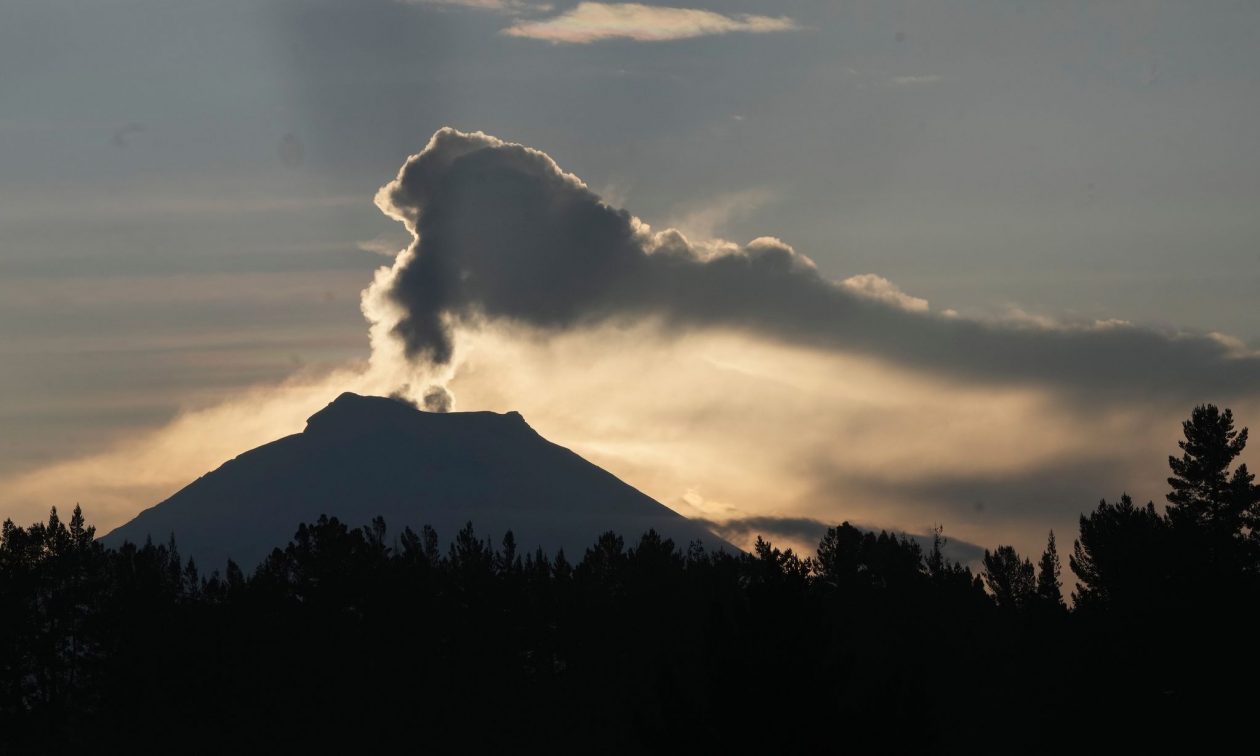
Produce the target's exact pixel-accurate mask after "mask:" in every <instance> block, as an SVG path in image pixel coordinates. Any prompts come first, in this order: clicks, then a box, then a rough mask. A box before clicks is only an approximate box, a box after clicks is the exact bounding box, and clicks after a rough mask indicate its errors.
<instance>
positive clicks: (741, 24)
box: [503, 2, 800, 45]
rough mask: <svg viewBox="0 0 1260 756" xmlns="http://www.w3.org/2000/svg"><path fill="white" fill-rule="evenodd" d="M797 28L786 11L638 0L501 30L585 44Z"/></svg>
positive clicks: (585, 7)
mask: <svg viewBox="0 0 1260 756" xmlns="http://www.w3.org/2000/svg"><path fill="white" fill-rule="evenodd" d="M798 28H800V27H799V26H797V24H796V22H795V21H793V20H792V19H790V18H788V17H787V16H778V17H774V16H758V15H752V14H735V15H729V16H728V15H724V14H721V13H717V12H714V11H709V10H701V9H698V8H671V7H665V6H657V5H643V4H642V3H592V2H584V3H578V5H577V6H575V7H573V8H570V9H569V10H566V11H564V12H563V13H560V14H558V15H555V16H552V17H550V18H544V19H539V20H520V21H517V22H516V23H514V24H512V25H511V26H509V27H508V28H507V29H504V30H503V34H506V35H507V36H509V37H524V38H528V39H539V40H543V41H546V42H551V43H552V44H575V45H584V44H590V43H592V42H599V41H601V40H606V39H629V40H634V41H636V42H665V41H669V40H675V39H691V38H693V37H704V36H711V35H719V34H734V33H745V34H762V33H769V32H785V31H794V30H796V29H798Z"/></svg>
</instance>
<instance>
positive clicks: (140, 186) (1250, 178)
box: [0, 0, 1260, 552]
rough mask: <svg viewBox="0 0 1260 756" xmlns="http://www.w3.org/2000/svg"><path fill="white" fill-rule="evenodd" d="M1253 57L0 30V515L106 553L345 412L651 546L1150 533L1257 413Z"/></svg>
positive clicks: (888, 6) (26, 9)
mask: <svg viewBox="0 0 1260 756" xmlns="http://www.w3.org/2000/svg"><path fill="white" fill-rule="evenodd" d="M1258 32H1260V7H1257V6H1256V5H1255V4H1254V3H1251V2H1207V3H1195V4H1190V3H1183V2H1167V1H1163V2H1161V1H1159V0H1154V1H1151V2H1141V3H1138V2H1114V3H1077V2H1063V3H1041V2H1019V1H1018V0H1005V1H1003V2H963V1H956V2H954V1H949V0H946V1H945V2H934V3H926V2H896V1H895V0H879V1H878V2H876V1H871V2H843V1H839V2H777V3H767V2H764V1H763V2H708V3H703V2H689V3H686V4H679V5H675V6H671V7H666V6H655V5H640V4H616V3H595V2H583V3H570V2H555V3H538V2H527V1H525V0H409V1H407V2H399V1H397V0H355V1H354V2H350V1H349V0H250V1H244V0H220V1H219V2H215V3H194V2H187V1H186V0H154V1H151V2H145V1H139V0H97V1H96V2H93V3H81V2H68V1H63V0H2V1H0V516H3V517H12V518H14V519H15V520H17V521H19V522H22V521H33V520H35V519H37V518H39V517H40V516H41V515H42V514H43V513H44V512H46V511H47V507H48V506H50V505H53V504H56V505H58V506H62V507H68V506H71V505H73V503H75V502H80V503H82V504H83V505H84V507H85V509H86V511H87V513H88V516H89V519H91V520H93V521H95V522H96V523H97V524H98V525H99V526H100V527H101V529H102V531H104V530H108V529H109V528H111V527H113V526H115V525H118V524H121V523H122V522H124V521H126V520H127V519H129V518H130V517H131V516H132V515H134V514H135V513H136V512H138V511H139V510H141V509H143V508H145V507H148V506H151V505H153V504H154V503H156V502H158V501H160V500H161V499H163V498H165V497H166V496H168V495H169V494H170V493H173V492H174V491H175V490H177V489H178V488H180V487H181V486H182V485H184V484H186V483H187V482H189V481H191V480H192V479H194V478H195V477H196V476H198V475H200V474H202V473H204V472H206V471H208V470H210V469H212V468H214V467H215V466H217V465H218V464H220V463H222V462H223V461H225V460H227V459H229V458H231V457H232V456H234V455H235V454H237V453H239V452H241V451H244V450H246V449H248V448H251V447H253V446H256V445H258V444H261V443H263V442H266V441H268V440H271V439H273V438H276V437H279V436H281V435H284V434H287V433H293V432H297V431H300V430H301V428H302V425H303V422H304V420H305V418H306V417H307V416H309V415H310V414H313V413H314V412H315V411H316V410H318V409H319V408H320V407H322V406H323V405H324V404H326V403H327V402H328V401H331V400H332V398H334V397H335V396H336V395H337V394H338V393H340V392H341V391H343V390H356V391H360V392H363V393H384V394H388V393H391V392H396V391H402V392H404V393H409V394H410V395H413V396H414V397H415V398H417V399H422V396H423V394H424V393H426V392H427V391H428V390H429V389H430V387H431V386H440V387H443V389H444V390H445V391H446V392H448V393H449V395H450V396H451V397H452V399H453V402H454V407H455V409H493V410H498V411H506V410H519V411H521V412H522V413H523V414H524V416H525V417H526V419H527V421H529V422H530V423H531V425H533V426H534V427H535V428H536V429H537V430H539V431H540V432H541V433H543V435H544V436H546V437H548V438H549V439H551V440H553V441H556V442H557V443H560V444H562V445H565V446H569V447H571V448H573V449H574V450H576V451H578V452H579V453H581V454H583V455H584V456H587V457H588V458H590V459H591V460H592V461H595V462H597V463H599V464H601V465H603V466H605V467H607V468H608V469H609V470H611V471H613V472H614V473H616V474H618V475H619V476H621V477H622V478H624V479H625V480H627V481H628V482H630V483H631V484H633V485H635V486H637V487H639V488H641V489H642V490H644V491H645V492H647V493H649V494H650V495H652V496H654V497H656V498H657V499H659V500H660V501H662V502H663V503H665V504H667V505H669V506H671V507H673V508H675V509H677V510H678V511H680V512H682V513H684V514H687V515H690V516H698V517H704V518H705V519H708V520H711V521H715V522H731V523H740V522H746V521H751V520H752V519H753V518H759V519H757V520H756V521H757V522H758V523H762V524H767V523H768V524H773V522H774V521H776V518H778V520H779V521H782V522H783V523H785V525H784V528H783V533H782V535H783V537H784V538H789V539H790V538H791V537H792V534H793V533H795V532H796V531H794V530H792V529H791V528H790V527H788V525H789V524H791V523H799V522H800V521H801V520H802V519H813V520H819V521H823V522H838V521H840V520H845V519H847V520H852V521H854V522H857V523H860V524H863V525H868V526H872V527H892V528H899V529H905V530H908V531H911V532H920V533H921V532H925V531H926V530H927V529H928V528H930V527H931V526H932V525H934V524H938V523H939V524H942V525H944V527H945V531H946V534H947V535H954V536H955V537H956V538H958V539H961V540H966V541H970V542H974V543H981V544H984V545H991V544H996V543H998V542H1004V543H1006V542H1010V543H1015V544H1016V545H1017V546H1018V547H1019V548H1021V549H1022V550H1024V551H1027V552H1032V551H1035V550H1036V549H1038V548H1040V544H1041V543H1042V542H1044V537H1045V531H1046V530H1048V529H1050V528H1054V529H1056V530H1057V531H1058V532H1059V533H1060V541H1061V542H1065V541H1068V540H1069V538H1068V537H1067V536H1069V535H1070V534H1074V532H1075V524H1076V518H1077V516H1078V515H1079V514H1080V513H1081V512H1082V511H1086V510H1088V509H1090V508H1091V507H1092V506H1093V505H1094V504H1096V503H1097V501H1098V500H1099V499H1101V498H1104V497H1105V498H1107V499H1115V498H1118V497H1119V495H1120V494H1121V493H1122V492H1125V491H1128V492H1130V493H1132V494H1133V495H1134V496H1135V498H1138V499H1139V500H1141V501H1145V500H1147V499H1154V500H1156V502H1157V503H1159V502H1160V501H1161V500H1162V495H1163V492H1164V484H1163V478H1164V477H1166V475H1167V473H1166V461H1165V460H1166V457H1167V455H1168V454H1170V453H1173V452H1174V451H1176V447H1175V441H1176V439H1177V437H1178V433H1179V429H1180V428H1179V422H1180V420H1181V419H1184V418H1185V417H1187V416H1188V414H1189V411H1190V409H1191V407H1193V406H1194V405H1195V404H1196V403H1199V402H1209V401H1210V402H1215V403H1218V404H1222V405H1228V406H1231V407H1233V408H1234V410H1235V413H1236V414H1237V416H1238V417H1239V419H1240V420H1241V422H1242V423H1243V424H1246V423H1248V422H1252V423H1254V422H1256V419H1257V418H1260V380H1258V379H1257V376H1260V372H1258V371H1257V367H1256V364H1257V363H1256V360H1257V358H1256V356H1255V350H1257V349H1260V307H1257V306H1256V294H1255V292H1257V291H1260V249H1258V247H1257V242H1258V240H1260V215H1258V214H1257V213H1256V212H1255V208H1256V207H1258V206H1260V65H1258V64H1260V48H1257V46H1256V45H1255V43H1254V40H1255V38H1256V36H1257V33H1258ZM447 127H449V128H451V129H454V131H446V132H441V133H444V134H447V135H449V138H448V139H447V140H446V142H443V141H442V140H441V139H436V140H435V139H434V137H435V134H438V133H439V130H440V129H444V128H447ZM475 132H484V134H487V135H492V136H487V137H480V136H475V135H474V133H475ZM431 140H433V141H432V142H431ZM513 145H524V147H514V146H513ZM474 148H475V149H480V150H481V152H480V153H478V154H479V155H481V157H477V158H476V160H463V161H457V163H458V165H456V163H451V164H450V165H447V164H446V163H445V162H444V161H445V160H446V158H445V157H444V155H447V154H448V153H449V154H450V155H455V154H456V153H458V154H461V155H462V154H463V152H465V151H468V150H473V149H474ZM525 148H529V149H528V150H527V149H525ZM411 156H417V157H416V158H411ZM540 156H541V157H540ZM429 164H432V165H433V166H436V167H433V168H426V167H425V166H426V165H429ZM476 165H479V166H480V168H478V170H480V171H482V172H483V173H485V175H487V176H489V177H490V181H489V183H488V184H485V185H484V186H483V185H482V184H478V183H476V182H473V181H472V179H470V178H469V176H470V175H473V174H470V173H469V171H471V170H472V168H471V167H469V166H473V167H476ZM407 166H413V167H414V166H419V168H414V169H413V171H412V174H413V175H411V176H410V178H409V177H408V175H407V174H406V170H405V169H406V168H407ZM450 166H456V167H450ZM459 166H464V167H459ZM400 171H403V173H400ZM474 173H475V172H474ZM391 182H392V183H391ZM470 182H472V183H470ZM496 182H498V183H496ZM504 182H506V183H504ZM386 184H390V185H391V186H393V187H394V190H395V191H393V192H392V193H391V192H389V191H382V187H383V186H385V185H386ZM486 186H489V187H491V189H487V188H485V187H486ZM493 187H499V188H500V189H501V191H500V190H492V189H493ZM443 197H445V198H450V197H454V198H456V200H452V201H446V202H440V201H438V199H434V198H443ZM459 198H463V200H460V199H459ZM556 198H560V199H563V200H564V202H560V203H558V202H557V201H553V200H556ZM566 203H567V204H566ZM557 207H565V208H576V209H574V210H573V211H572V213H568V212H567V211H566V212H560V211H558V210H556V209H555V208H557ZM443 208H445V209H443ZM557 213H559V214H557ZM505 218H507V219H510V220H509V221H504V219H505ZM400 221H401V222H400ZM592 224H593V225H592ZM417 225H419V226H425V227H431V228H433V229H434V233H432V234H430V235H425V234H423V233H422V234H421V235H420V240H419V242H415V240H414V239H413V236H412V233H411V231H412V230H414V229H415V228H416V227H417ZM496 229H497V230H498V231H501V232H502V234H501V235H500V236H495V235H494V234H492V233H491V231H495V230H496ZM667 229H676V232H675V233H672V234H671V233H668V232H667ZM430 239H436V240H437V241H438V242H440V241H441V240H443V239H445V240H447V243H446V244H445V246H443V245H442V244H439V243H437V242H435V243H433V244H430V243H429V240H430ZM412 245H415V246H412ZM426 245H428V246H427V247H426ZM404 250H407V251H404ZM479 250H480V251H479ZM400 254H401V256H400ZM417 259H427V260H430V261H442V260H445V261H446V262H448V263H449V265H450V266H453V267H451V268H449V269H459V270H463V271H465V272H467V271H472V272H474V273H475V274H476V275H474V276H473V277H472V278H471V279H461V278H460V277H459V276H458V275H455V276H446V277H445V278H444V277H443V275H442V273H441V270H440V269H425V268H424V266H423V265H419V264H417V263H416V260H417ZM435 270H436V271H437V272H434V271H435ZM468 281H472V283H468ZM594 282H598V285H596V283H594ZM426 323H427V324H429V325H430V326H432V325H433V324H438V326H437V327H430V328H426V327H424V325H425V324H426ZM400 324H401V326H400ZM445 347H449V349H445ZM444 352H449V354H443V353H444ZM443 357H445V358H444V359H443ZM1249 456H1250V458H1251V459H1253V460H1255V459H1256V458H1255V457H1254V453H1250V454H1249ZM1252 464H1253V466H1254V465H1255V464H1256V462H1255V461H1253V463H1252ZM732 528H733V530H732V532H734V530H737V529H738V528H736V527H735V526H732Z"/></svg>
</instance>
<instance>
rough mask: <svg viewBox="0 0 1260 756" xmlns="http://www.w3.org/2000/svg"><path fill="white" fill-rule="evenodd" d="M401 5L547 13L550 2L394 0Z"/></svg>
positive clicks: (514, 12)
mask: <svg viewBox="0 0 1260 756" xmlns="http://www.w3.org/2000/svg"><path fill="white" fill-rule="evenodd" d="M395 1H396V2H398V3H401V4H403V5H429V6H433V7H437V8H472V9H474V10H484V11H493V12H496V13H511V14H516V13H547V12H549V11H550V10H551V9H552V8H554V7H555V6H553V5H552V4H551V3H534V2H528V0H395Z"/></svg>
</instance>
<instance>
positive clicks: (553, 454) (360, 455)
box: [102, 393, 731, 569]
mask: <svg viewBox="0 0 1260 756" xmlns="http://www.w3.org/2000/svg"><path fill="white" fill-rule="evenodd" d="M321 514H328V515H334V516H336V517H338V518H339V519H340V520H341V521H343V522H346V523H347V524H349V525H351V526H360V525H367V524H368V523H369V522H371V520H372V519H373V518H374V517H378V516H380V517H384V518H385V519H386V521H387V522H389V523H390V524H391V525H393V526H395V527H399V528H401V527H403V526H411V527H412V528H414V529H418V528H419V527H420V526H421V525H425V524H427V525H431V526H433V528H434V529H435V530H436V531H437V532H438V533H439V534H440V535H441V537H442V538H444V539H449V538H450V537H451V536H453V535H454V534H455V533H456V532H457V531H458V530H459V529H460V528H461V527H463V526H464V524H465V523H467V522H469V521H472V522H475V523H477V527H478V528H479V529H481V530H482V532H486V533H494V534H497V535H502V534H503V533H505V532H506V531H508V530H511V531H513V533H515V535H516V539H517V542H518V543H519V544H521V547H522V548H524V549H534V548H537V547H541V548H542V549H543V550H545V551H546V552H547V553H551V554H554V553H556V552H557V551H558V550H560V549H566V550H567V551H568V552H569V553H581V551H582V550H583V549H585V548H586V547H587V546H588V545H590V544H591V543H592V542H593V541H594V540H595V538H597V537H598V536H599V534H600V533H603V532H606V531H609V530H612V531H616V532H618V533H625V534H627V535H629V536H631V537H637V536H638V535H640V534H642V533H645V532H647V531H648V530H652V529H654V530H656V531H657V532H658V533H661V534H663V535H665V536H666V537H669V538H672V539H674V541H675V542H677V543H683V544H686V543H690V542H691V541H693V540H701V541H703V542H704V543H705V545H706V546H708V547H709V548H710V549H714V548H719V547H726V548H731V547H730V545H729V544H726V543H725V542H724V541H722V540H721V539H720V538H718V537H717V536H716V535H714V534H713V533H712V532H710V531H709V530H707V529H706V528H705V527H704V526H703V525H701V524H699V523H695V522H692V521H691V520H688V519H687V518H685V517H682V516H681V515H679V514H677V513H676V512H674V511H673V510H671V509H669V508H668V507H666V506H664V505H663V504H661V503H659V502H657V501H655V500H654V499H652V498H650V497H648V496H647V495H645V494H643V493H641V492H640V491H638V490H637V489H635V488H633V487H631V486H629V485H627V484H626V483H624V482H622V481H621V480H619V479H618V478H616V477H615V476H613V475H612V474H610V473H608V472H607V471H605V470H603V469H601V468H599V467H596V466H595V465H593V464H591V463H589V462H587V461H586V460H584V459H582V458H581V457H579V456H578V455H576V454H574V453H573V452H571V451H569V450H568V449H565V448H563V447H561V446H557V445H555V444H553V443H551V442H549V441H547V440H546V439H544V438H543V437H542V436H540V435H538V434H537V433H536V432H535V431H534V429H533V428H531V427H529V425H528V424H527V423H526V422H525V420H524V418H522V417H521V416H520V414H518V413H516V412H509V413H507V414H498V413H494V412H451V413H434V412H424V411H421V410H418V409H416V408H415V407H413V406H411V405H410V404H407V403H406V402H402V401H398V400H395V399H386V398H383V397H365V396H359V395H357V394H351V393H345V394H342V395H341V396H339V397H338V398H337V399H336V400H335V401H334V402H332V403H331V404H329V405H328V406H327V407H325V408H324V409H322V410H320V411H319V412H317V413H315V414H314V415H312V416H311V418H310V419H309V420H308V421H307V424H306V430H305V431H304V432H302V433H298V434H295V435H292V436H288V437H285V438H282V439H279V440H277V441H273V442H272V443H269V444H266V445H264V446H260V447H258V448H257V449H254V450H252V451H248V452H246V453H244V454H242V455H240V456H239V457H237V458H236V459H233V460H231V461H230V462H227V463H226V464H224V465H223V466H222V467H220V468H219V469H217V470H215V471H213V472H211V473H209V474H207V475H204V476H202V477H201V478H198V479H197V480H196V481H194V482H193V483H192V484H191V485H189V486H187V487H186V488H184V489H183V490H181V491H179V492H178V493H176V494H175V495H174V496H172V497H170V498H169V499H167V500H166V501H164V502H162V503H161V504H158V505H157V506H155V507H153V508H151V509H147V510H145V511H144V512H141V513H140V514H139V515H138V516H137V517H136V518H135V519H133V520H132V521H131V522H128V523H127V524H125V525H123V526H121V527H119V528H117V529H115V530H114V531H113V532H111V533H109V534H108V535H106V536H105V537H104V538H103V539H102V540H103V541H104V543H105V544H106V545H107V546H118V545H120V544H122V543H123V541H127V540H130V541H132V542H134V543H144V542H145V540H146V539H150V538H151V539H152V540H154V541H157V542H160V543H165V542H166V541H167V540H168V539H169V538H170V537H171V535H172V534H174V535H175V539H176V541H177V542H178V543H179V545H180V550H181V551H182V552H183V553H184V555H185V556H191V557H193V558H195V559H196V560H197V562H198V563H199V564H203V565H215V566H221V565H223V564H224V563H225V562H226V560H227V559H229V558H231V559H233V560H235V561H236V562H237V563H238V564H240V565H242V566H243V567H244V568H246V569H250V568H252V567H253V566H254V565H256V564H258V563H259V562H260V561H262V559H263V557H265V556H266V555H267V554H268V553H269V552H270V551H271V549H272V548H274V547H275V546H276V545H277V544H281V543H284V542H285V541H287V540H288V538H289V537H290V536H291V535H292V534H293V526H294V524H295V523H299V522H313V521H314V520H315V518H317V517H319V516H320V515H321Z"/></svg>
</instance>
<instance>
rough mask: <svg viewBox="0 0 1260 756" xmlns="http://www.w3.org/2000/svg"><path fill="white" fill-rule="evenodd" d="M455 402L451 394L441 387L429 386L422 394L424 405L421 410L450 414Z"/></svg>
mask: <svg viewBox="0 0 1260 756" xmlns="http://www.w3.org/2000/svg"><path fill="white" fill-rule="evenodd" d="M454 403H455V400H454V398H453V397H452V396H451V392H449V391H447V390H446V389H444V388H442V387H441V386H430V387H429V388H428V390H426V391H425V392H424V405H423V407H422V409H423V410H424V411H425V412H450V411H451V407H452V406H453V405H454Z"/></svg>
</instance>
